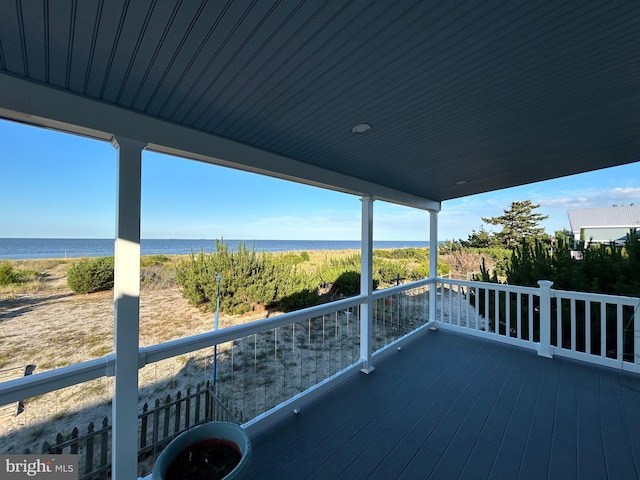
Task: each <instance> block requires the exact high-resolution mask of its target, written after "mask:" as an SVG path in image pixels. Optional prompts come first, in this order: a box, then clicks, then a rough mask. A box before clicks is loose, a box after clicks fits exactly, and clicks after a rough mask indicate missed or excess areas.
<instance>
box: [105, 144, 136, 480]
mask: <svg viewBox="0 0 640 480" xmlns="http://www.w3.org/2000/svg"><path fill="white" fill-rule="evenodd" d="M112 144H113V146H114V147H115V148H116V149H117V150H118V173H117V182H118V183H117V185H118V187H117V188H118V196H117V207H116V241H115V283H114V288H113V290H114V310H115V339H114V341H115V355H116V362H115V387H114V394H113V405H112V417H113V420H112V421H113V433H112V442H111V443H112V451H111V462H112V465H113V469H112V472H113V473H112V474H113V478H114V479H115V480H117V479H122V480H129V479H132V478H136V476H137V472H138V357H139V355H138V347H139V341H138V339H139V330H140V192H141V179H142V149H143V148H144V144H143V143H141V142H138V141H134V140H129V139H126V138H122V137H117V138H115V137H114V138H113V140H112Z"/></svg>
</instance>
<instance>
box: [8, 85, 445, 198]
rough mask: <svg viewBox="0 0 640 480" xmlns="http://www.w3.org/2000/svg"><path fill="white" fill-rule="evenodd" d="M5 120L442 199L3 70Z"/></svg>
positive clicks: (396, 194) (318, 180)
mask: <svg viewBox="0 0 640 480" xmlns="http://www.w3.org/2000/svg"><path fill="white" fill-rule="evenodd" d="M0 118H7V119H10V120H16V121H20V122H24V123H28V124H31V125H37V126H42V127H46V128H53V129H56V130H61V131H66V132H70V133H75V134H79V135H86V136H90V137H94V138H99V139H103V140H110V139H111V137H112V136H123V137H126V138H136V139H138V140H141V141H144V142H145V143H146V144H147V146H146V149H147V150H152V151H157V152H160V153H166V154H169V155H176V156H179V157H184V158H189V159H193V160H200V161H204V162H207V163H212V164H216V165H223V166H227V167H231V168H236V169H239V170H245V171H249V172H254V173H260V174H263V175H269V176H272V177H276V178H282V179H285V180H292V181H295V182H299V183H304V184H307V185H313V186H317V187H322V188H327V189H330V190H335V191H339V192H344V193H349V194H354V195H358V196H363V195H366V196H373V197H374V198H377V199H380V200H384V201H388V202H392V203H397V204H400V205H406V206H410V207H415V208H420V209H423V210H440V202H436V201H434V200H430V199H427V198H423V197H418V196H416V195H411V194H408V193H405V192H402V191H399V190H395V189H392V188H387V187H384V186H382V185H378V184H375V183H372V182H367V181H365V180H362V179H359V178H356V177H351V176H348V175H343V174H340V173H337V172H334V171H331V170H327V169H324V168H320V167H316V166H313V165H309V164H306V163H304V162H301V161H297V160H294V159H291V158H288V157H283V156H281V155H276V154H273V153H269V152H265V151H262V150H259V149H257V148H254V147H249V146H247V145H243V144H240V143H237V142H233V141H231V140H227V139H224V138H220V137H216V136H214V135H210V134H208V133H204V132H201V131H198V130H194V129H191V128H187V127H183V126H180V125H178V124H175V123H171V122H167V121H164V120H161V119H158V118H155V117H151V116H148V115H143V114H141V113H136V112H133V111H131V110H127V109H124V108H120V107H117V106H114V105H111V104H107V103H102V102H99V101H96V100H93V99H90V98H88V97H82V96H80V95H76V94H73V93H69V92H66V91H63V90H59V89H55V88H52V87H48V86H46V85H41V84H37V83H34V82H30V81H27V80H24V79H21V78H17V77H13V76H10V75H7V74H3V73H0Z"/></svg>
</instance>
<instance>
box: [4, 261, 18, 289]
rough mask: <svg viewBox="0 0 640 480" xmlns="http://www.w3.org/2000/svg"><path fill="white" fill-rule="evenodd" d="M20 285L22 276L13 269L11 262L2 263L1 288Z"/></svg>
mask: <svg viewBox="0 0 640 480" xmlns="http://www.w3.org/2000/svg"><path fill="white" fill-rule="evenodd" d="M15 283H20V276H19V275H18V273H17V272H16V271H15V270H14V269H13V267H12V266H11V265H9V262H2V263H0V286H5V285H13V284H15Z"/></svg>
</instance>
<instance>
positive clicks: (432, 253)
mask: <svg viewBox="0 0 640 480" xmlns="http://www.w3.org/2000/svg"><path fill="white" fill-rule="evenodd" d="M437 277H438V212H435V211H433V210H431V211H429V278H431V279H432V280H433V283H432V284H431V287H430V288H429V321H430V322H433V325H432V327H431V328H432V329H437V328H438V322H437V318H436V313H437V310H436V302H437V301H438V295H437V287H438V283H437V282H436V278H437Z"/></svg>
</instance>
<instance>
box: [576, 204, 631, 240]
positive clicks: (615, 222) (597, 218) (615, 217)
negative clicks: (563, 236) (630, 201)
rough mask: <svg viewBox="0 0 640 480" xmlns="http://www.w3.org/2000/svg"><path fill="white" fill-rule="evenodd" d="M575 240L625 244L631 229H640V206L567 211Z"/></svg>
mask: <svg viewBox="0 0 640 480" xmlns="http://www.w3.org/2000/svg"><path fill="white" fill-rule="evenodd" d="M567 213H568V215H569V223H570V225H571V233H572V235H573V239H574V240H580V241H583V242H586V243H611V242H615V243H624V242H625V240H626V236H627V234H628V233H629V230H630V229H636V230H638V229H640V206H636V205H631V206H628V207H608V208H578V209H574V210H568V211H567Z"/></svg>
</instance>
